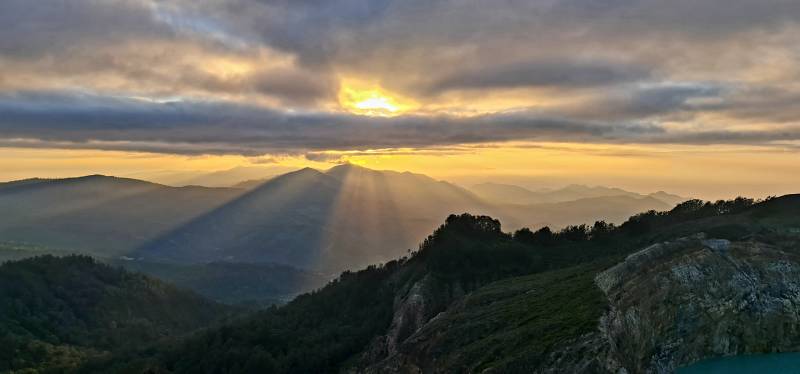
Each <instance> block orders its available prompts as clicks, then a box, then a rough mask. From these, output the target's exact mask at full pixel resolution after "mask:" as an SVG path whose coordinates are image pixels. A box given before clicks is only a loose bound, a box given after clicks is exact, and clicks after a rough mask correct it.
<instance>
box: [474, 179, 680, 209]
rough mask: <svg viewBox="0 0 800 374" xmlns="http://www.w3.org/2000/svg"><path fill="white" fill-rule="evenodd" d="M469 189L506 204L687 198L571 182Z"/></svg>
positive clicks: (675, 200) (673, 201)
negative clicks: (538, 187) (549, 186)
mask: <svg viewBox="0 0 800 374" xmlns="http://www.w3.org/2000/svg"><path fill="white" fill-rule="evenodd" d="M470 190H471V191H472V192H474V193H475V194H476V195H478V196H480V197H481V198H484V199H487V200H489V201H494V202H498V203H510V204H543V203H559V202H566V201H574V200H579V199H587V198H597V197H617V196H627V197H634V198H643V197H647V196H649V197H653V198H656V199H658V200H661V201H662V202H664V203H666V204H667V205H669V206H670V207H672V206H675V205H676V204H678V203H680V202H683V201H686V200H689V198H686V197H682V196H678V195H673V194H669V193H666V192H664V191H658V192H655V193H652V194H647V195H644V194H639V193H636V192H631V191H626V190H623V189H620V188H613V187H604V186H593V187H590V186H584V185H579V184H572V185H569V186H566V187H563V188H558V189H542V190H536V191H533V190H530V189H527V188H524V187H520V186H516V185H511V184H502V183H492V182H487V183H481V184H476V185H474V186H472V188H471V189H470Z"/></svg>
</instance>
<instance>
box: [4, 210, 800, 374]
mask: <svg viewBox="0 0 800 374" xmlns="http://www.w3.org/2000/svg"><path fill="white" fill-rule="evenodd" d="M798 212H800V197H798V196H787V197H783V198H777V199H769V200H767V201H765V202H754V201H752V200H748V199H736V200H732V201H720V202H716V203H705V202H699V201H689V202H686V203H683V204H680V205H678V206H677V207H676V208H674V209H672V210H671V211H669V212H646V213H643V214H639V215H636V216H634V217H631V218H630V219H629V220H628V221H626V222H625V223H623V224H621V225H619V226H616V225H612V224H608V223H605V222H602V221H601V222H596V223H595V224H593V225H591V226H587V225H579V226H569V227H567V228H565V229H563V230H560V231H552V230H550V229H548V228H543V229H540V230H537V231H531V230H527V229H522V230H518V231H516V232H514V233H512V234H509V233H505V232H503V231H502V230H501V226H500V222H499V221H497V220H495V219H492V218H490V217H486V216H472V215H469V214H463V215H452V216H450V217H448V218H447V220H446V222H445V223H444V224H443V225H442V226H441V227H439V228H438V229H437V230H436V231H434V233H433V234H432V235H430V236H429V237H428V238H427V239H426V240H425V241H424V242H423V243H422V244H421V245H420V247H419V250H418V251H414V252H412V253H411V254H410V255H409V256H408V257H403V258H400V259H398V260H394V261H390V262H388V263H385V264H381V265H374V266H369V267H367V268H366V269H364V270H361V271H356V272H352V271H346V272H344V273H342V274H341V276H340V277H339V278H337V279H336V280H334V281H332V282H330V283H329V284H328V285H327V286H325V287H323V288H322V289H320V290H317V291H314V292H311V293H309V294H305V295H302V296H299V297H297V298H296V299H295V300H293V301H291V302H290V303H288V304H287V305H285V306H282V307H271V308H269V309H266V310H262V311H259V312H256V313H254V314H252V315H250V316H249V317H247V318H244V319H241V320H237V321H234V322H232V323H228V324H226V325H224V326H221V327H218V328H213V329H209V330H205V331H202V332H198V333H196V334H194V335H192V336H189V337H187V338H183V339H168V340H163V339H162V340H161V342H160V343H156V344H152V345H146V344H143V345H141V347H140V349H112V348H113V347H114V346H115V345H116V344H118V343H120V342H122V341H123V339H124V340H125V342H144V341H151V340H153V341H157V340H159V338H163V337H169V336H175V335H177V334H178V333H180V332H182V331H187V330H190V329H191V328H193V327H197V326H201V325H203V324H205V323H208V320H209V319H211V316H209V315H205V314H203V315H202V316H203V318H200V317H198V318H197V319H195V320H194V321H195V322H196V323H194V324H190V325H191V326H189V325H180V322H186V321H185V320H183V319H181V318H178V319H174V318H177V317H178V316H182V317H185V316H186V315H191V313H193V312H194V313H197V311H196V310H195V311H192V310H190V309H193V308H194V309H197V310H209V308H210V309H211V310H214V308H219V307H218V306H213V304H208V303H206V302H203V301H201V300H199V299H196V298H195V299H191V300H194V301H191V300H189V299H186V298H187V297H189V296H185V295H184V296H180V295H183V294H171V293H170V292H166V291H165V292H149V291H148V292H145V291H142V290H153V289H162V288H163V289H165V290H166V289H171V288H169V287H168V286H164V285H163V284H161V283H158V282H154V281H152V280H149V279H147V278H145V277H144V276H140V275H131V274H128V273H126V272H124V271H120V270H116V269H112V268H110V267H107V266H102V265H97V264H95V263H94V262H92V261H91V260H89V259H86V258H81V257H71V258H68V259H64V260H56V259H54V258H52V257H46V258H40V259H37V260H34V261H31V262H26V261H22V262H19V263H12V264H7V265H4V266H3V267H2V268H0V270H3V271H0V274H2V273H4V272H8V271H9V270H7V269H12V268H13V267H10V268H6V266H10V265H14V266H16V267H19V268H22V269H28V270H26V272H27V273H29V275H25V276H23V277H22V279H25V278H26V277H29V278H33V279H39V278H43V279H47V281H35V282H29V283H31V284H32V285H29V286H22V287H21V286H18V285H17V286H10V287H9V289H10V290H16V289H29V290H31V291H30V294H31V295H39V294H41V295H44V296H41V298H42V299H43V300H51V299H52V300H55V301H51V302H49V304H47V305H46V306H44V305H42V306H39V304H35V303H36V302H37V301H35V300H37V299H35V298H34V296H31V297H29V298H28V299H31V300H34V301H28V303H34V304H31V305H37V306H36V307H35V308H33V307H28V309H27V311H26V312H22V313H17V314H14V315H13V318H6V317H4V318H5V319H3V320H2V321H4V322H3V325H4V326H8V327H6V329H7V330H8V331H10V332H9V333H5V334H4V336H5V338H4V339H5V340H4V342H9V343H7V344H9V345H10V346H15V347H17V348H15V349H16V351H15V352H22V355H23V356H25V357H30V358H28V359H27V360H28V361H27V362H29V363H27V364H25V363H23V364H21V366H15V368H17V367H29V366H30V362H47V363H48V364H47V365H50V367H62V368H63V367H73V366H74V365H76V363H77V362H80V361H83V360H86V359H88V361H89V362H88V363H87V364H83V365H82V366H81V367H80V369H79V370H80V371H82V372H97V373H99V372H102V373H108V372H130V373H139V372H142V371H153V372H172V373H262V372H271V373H273V372H274V373H327V372H340V371H342V370H347V369H354V370H366V369H370V370H376V371H381V368H382V366H381V365H391V364H392V363H393V362H394V363H398V362H400V363H402V364H403V365H405V364H409V363H411V364H413V365H414V367H417V368H420V369H421V370H423V371H426V372H428V371H447V372H475V371H484V370H489V371H495V372H531V371H535V370H537V369H538V368H541V365H543V363H544V362H545V360H546V359H547V357H548V354H549V353H551V352H552V351H553V350H554V349H556V348H558V347H559V346H563V345H564V344H567V343H568V342H570V341H574V340H575V339H577V338H579V337H580V336H582V335H584V334H586V333H587V332H590V331H592V330H593V329H595V328H596V324H597V319H598V318H599V316H600V315H601V314H602V312H603V310H604V308H605V307H606V300H605V299H604V297H603V296H602V294H601V293H600V291H599V290H598V289H597V288H596V287H595V286H594V284H593V278H594V276H595V274H596V273H597V272H598V271H600V270H603V269H605V268H608V267H609V266H611V265H613V264H614V263H616V262H618V261H619V260H620V259H622V258H623V257H624V256H626V255H627V254H629V253H631V252H632V251H634V250H637V249H639V248H642V247H643V246H645V245H648V244H650V243H652V242H655V241H662V240H664V238H668V239H671V238H676V237H679V236H684V235H687V234H691V233H696V232H699V231H705V232H709V233H714V235H715V236H716V235H719V236H718V237H726V235H727V236H731V235H733V236H735V237H737V238H741V237H747V236H758V235H762V234H763V233H765V232H769V233H770V237H778V238H780V235H777V236H776V235H772V234H774V233H776V232H779V233H781V234H782V235H797V233H795V231H796V230H797V229H798V227H797V225H796V221H797V218H796V217H797V213H798ZM59 261H66V262H68V263H70V264H72V263H74V264H73V266H71V267H70V268H72V269H73V270H72V271H71V272H70V273H68V274H73V275H72V276H71V277H66V276H62V277H57V278H55V279H50V277H52V275H41V274H40V273H54V274H58V273H59V272H58V271H51V270H49V269H48V266H49V265H48V264H50V263H54V262H59ZM37 264H38V265H37ZM81 264H84V265H83V267H85V268H86V269H83V268H81V266H82V265H81ZM86 264H91V266H89V265H86ZM84 272H88V274H91V276H88V277H87V276H84V275H81V274H83V273H84ZM23 273H25V272H23ZM17 277H19V276H16V277H15V278H17ZM73 278H75V279H79V280H82V281H80V282H76V281H74V280H73V281H72V283H69V282H66V281H67V280H69V279H73ZM85 279H89V280H91V279H99V280H102V282H101V281H99V280H98V281H88V280H85ZM120 279H128V281H125V282H123V281H120ZM39 283H43V284H46V285H48V286H41V287H40V286H34V285H37V284H39ZM151 283H152V284H151ZM97 284H103V285H105V284H113V285H116V286H114V287H105V286H104V287H98V286H97ZM54 285H63V286H61V287H57V286H54ZM154 285H155V286H154ZM98 289H99V290H102V292H101V291H92V290H98ZM116 289H122V290H124V292H123V291H119V292H116V291H115V292H110V290H116ZM53 290H56V291H53ZM136 290H138V291H136ZM135 291H136V292H135ZM54 292H65V293H67V295H68V297H61V296H58V297H53V296H50V295H51V293H54ZM171 292H176V291H174V290H173V291H171ZM73 293H74V294H75V295H73ZM154 294H155V295H154ZM167 294H169V296H167ZM97 295H102V297H101V296H97ZM120 295H125V296H120ZM157 295H161V297H158V296H157ZM14 297H16V296H14ZM181 297H183V299H181ZM3 299H4V300H11V299H12V297H10V296H4V297H3ZM23 299H24V298H23ZM67 299H68V300H76V301H71V302H70V303H67V304H68V307H67V306H62V305H61V304H59V300H67ZM85 300H100V301H96V302H93V303H89V304H90V305H94V306H96V307H81V305H84V303H85ZM131 300H135V301H131ZM409 300H411V301H409ZM8 303H10V302H8ZM193 303H194V304H193ZM197 303H199V305H206V306H205V307H198V305H196V304H197ZM204 303H205V304H204ZM89 304H87V305H89ZM181 305H183V306H186V307H187V308H188V309H182V307H181ZM190 305H194V306H192V307H191V308H189V307H188V306H190ZM209 305H210V306H209ZM99 306H102V307H99ZM14 308H15V307H14V306H13V305H11V304H9V305H7V306H6V307H5V309H6V310H11V311H13V310H16V309H14ZM398 308H401V309H402V310H403V311H402V312H399V310H400V309H398ZM129 309H134V310H136V313H138V315H140V316H144V317H141V318H133V319H132V318H126V314H125V313H128V312H123V311H127V310H129ZM64 310H66V311H69V312H68V313H67V314H65V315H64V316H62V315H61V314H62V313H63V312H62V311H64ZM153 310H157V313H156V314H153V313H154V312H153ZM217 310H218V309H217ZM44 311H57V312H54V313H55V316H53V315H50V314H53V313H48V312H44ZM398 313H401V314H398ZM42 314H44V316H41V315H42ZM28 315H35V316H36V317H35V318H32V319H28V318H26V316H28ZM73 315H75V316H84V315H86V316H90V317H80V318H79V317H74V316H73ZM434 317H435V318H434ZM142 319H144V320H146V321H147V322H146V323H142V322H141V321H142ZM9 321H22V322H13V323H12V322H9ZM42 321H45V322H46V323H43V322H42ZM52 321H56V322H52ZM112 321H113V322H116V323H115V324H114V323H111V322H112ZM120 321H124V323H121V322H120ZM398 321H400V322H398ZM176 324H178V325H176ZM20 326H22V327H24V328H20ZM107 326H114V327H113V328H109V327H107ZM156 326H160V327H159V328H158V329H154V327H156ZM164 326H167V327H164ZM134 330H135V331H134ZM165 331H166V333H165ZM155 332H158V333H155ZM154 333H155V335H153V334H154ZM14 339H16V341H15V340H14ZM390 340H392V341H394V342H395V343H393V344H394V345H393V346H392V348H391V351H390V348H387V347H388V346H387V345H386V343H385V342H387V341H390ZM11 344H13V345H11ZM26 344H27V345H26ZM142 347H144V348H142ZM109 351H110V354H104V352H109ZM37 355H38V356H37ZM15 357H20V354H16V355H15ZM9 359H10V358H9ZM392 360H399V361H392ZM9 362H10V361H9ZM65 362H66V363H68V364H64V363H65ZM15 365H17V364H15ZM25 365H28V366H25ZM65 365H66V366H65Z"/></svg>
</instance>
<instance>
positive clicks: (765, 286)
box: [544, 234, 800, 373]
mask: <svg viewBox="0 0 800 374" xmlns="http://www.w3.org/2000/svg"><path fill="white" fill-rule="evenodd" d="M795 250H796V243H794V244H792V245H790V246H784V247H775V246H773V245H769V244H766V243H763V242H760V241H755V240H751V241H745V242H729V241H727V240H723V239H713V238H706V236H705V235H703V234H698V235H695V236H692V237H686V238H681V239H678V240H675V241H671V242H664V243H660V244H656V245H653V246H650V247H648V248H645V249H643V250H641V251H639V252H636V253H634V254H632V255H630V256H628V257H627V258H626V259H625V261H623V262H621V263H619V264H617V265H615V266H613V267H611V268H610V269H608V270H606V271H604V272H602V273H600V274H599V275H597V277H596V278H595V281H596V284H597V286H598V287H599V288H600V289H601V290H602V291H603V292H604V293H605V294H606V296H607V297H608V301H609V309H608V310H607V312H606V313H605V314H604V315H603V317H602V318H601V319H600V321H599V324H598V331H597V332H596V333H593V334H588V335H586V336H582V337H581V338H579V339H578V340H576V341H575V342H573V343H572V344H570V345H568V346H566V347H564V348H563V349H560V350H558V351H556V352H554V353H553V354H552V355H551V356H550V362H549V363H548V364H547V365H545V367H547V368H548V369H547V370H544V371H545V372H613V373H671V372H674V371H675V370H676V368H678V367H681V366H684V365H687V364H690V363H693V362H695V361H698V360H701V359H704V358H708V357H718V356H731V355H738V354H748V353H765V352H784V351H798V350H800V257H799V256H798V254H797V252H796V251H795Z"/></svg>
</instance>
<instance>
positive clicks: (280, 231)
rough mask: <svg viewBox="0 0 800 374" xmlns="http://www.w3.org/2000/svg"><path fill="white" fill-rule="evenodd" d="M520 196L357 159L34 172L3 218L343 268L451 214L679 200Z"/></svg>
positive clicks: (12, 230)
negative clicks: (283, 168)
mask: <svg viewBox="0 0 800 374" xmlns="http://www.w3.org/2000/svg"><path fill="white" fill-rule="evenodd" d="M249 183H251V184H255V182H249ZM582 190H583V189H581V188H579V187H577V186H572V187H568V188H567V189H564V191H562V193H561V194H560V195H557V194H555V193H551V194H550V195H548V196H552V197H553V198H554V199H556V201H558V200H559V199H563V198H567V197H566V196H567V195H568V194H572V196H583V195H585V194H586V193H582V192H581V191H582ZM589 190H591V191H594V192H593V193H595V194H597V193H600V192H598V191H600V190H598V189H597V188H592V189H589ZM605 190H609V191H614V190H613V189H604V190H603V191H605ZM620 191H621V190H620ZM553 192H555V191H553ZM519 200H520V202H515V203H513V204H512V203H503V202H497V201H492V200H490V199H487V198H482V197H480V196H478V195H476V194H475V193H473V192H470V191H468V190H466V189H464V188H461V187H459V186H456V185H453V184H451V183H447V182H442V181H437V180H434V179H432V178H430V177H427V176H424V175H420V174H413V173H408V172H404V173H401V172H394V171H376V170H371V169H367V168H363V167H358V166H355V165H349V164H348V165H340V166H336V167H333V168H331V169H329V170H327V171H324V172H321V171H318V170H314V169H309V168H306V169H302V170H298V171H295V172H291V173H287V174H283V175H280V176H278V177H274V178H271V179H268V180H265V181H263V182H261V183H260V184H258V185H256V186H250V187H249V188H205V187H180V188H178V187H168V186H164V185H159V184H154V183H148V182H143V181H139V180H133V179H124V178H114V177H105V176H87V177H80V178H70V179H60V180H42V179H33V180H25V181H18V182H11V183H4V184H0V209H4V211H5V212H9V214H6V215H4V216H3V217H2V218H0V240H3V241H15V242H22V243H31V244H36V245H44V246H51V247H56V248H67V249H71V250H78V251H82V252H88V253H92V254H95V255H100V256H105V257H116V256H121V255H125V256H128V257H132V258H136V259H140V260H144V261H156V262H159V261H160V262H172V263H183V264H195V263H206V262H213V261H229V262H248V263H271V262H274V263H280V264H287V265H292V266H296V267H301V268H306V269H316V270H322V271H329V272H338V271H340V270H343V269H347V268H356V267H360V266H365V265H367V264H371V263H378V262H383V261H387V260H390V259H393V258H396V257H399V256H401V255H403V254H405V253H406V252H407V250H408V249H416V247H417V244H418V243H419V241H420V239H422V238H423V237H425V235H426V234H427V233H429V232H430V231H431V230H433V229H434V228H436V226H437V225H438V224H439V223H440V222H441V221H442V220H443V219H445V218H446V217H447V216H448V215H449V214H451V213H453V212H469V213H472V214H487V215H492V216H496V217H500V218H501V219H503V221H504V222H506V225H507V227H509V228H511V229H515V228H519V227H522V226H532V227H538V226H544V225H549V226H551V227H554V228H558V227H562V226H565V225H568V224H574V223H588V224H591V223H593V222H594V221H596V220H606V221H609V222H621V221H622V220H623V219H625V218H626V217H628V216H630V215H632V214H635V213H638V212H642V211H647V210H651V209H656V210H664V209H669V208H670V207H671V206H672V205H671V204H667V203H664V202H663V201H661V200H659V199H657V198H655V197H647V196H642V195H638V194H633V193H629V194H628V195H618V196H610V197H609V196H602V197H591V198H582V199H578V200H571V201H559V202H552V203H538V204H529V203H528V200H526V199H524V198H519Z"/></svg>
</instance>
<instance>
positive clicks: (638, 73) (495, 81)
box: [429, 60, 650, 93]
mask: <svg viewBox="0 0 800 374" xmlns="http://www.w3.org/2000/svg"><path fill="white" fill-rule="evenodd" d="M648 77H650V73H649V72H647V71H646V69H643V68H642V67H637V66H627V65H624V64H615V63H611V62H604V61H570V60H563V61H531V62H525V63H515V64H511V65H487V66H482V67H480V68H477V69H472V70H469V71H459V72H457V73H455V74H452V75H449V76H447V77H444V78H443V79H441V80H440V81H438V82H435V83H433V84H432V85H431V86H430V88H429V90H430V91H432V92H435V93H438V92H442V91H448V90H457V89H470V90H473V89H490V88H519V87H551V88H552V87H560V88H583V87H600V86H607V85H613V84H620V83H629V82H636V81H641V80H644V79H646V78H648Z"/></svg>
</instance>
